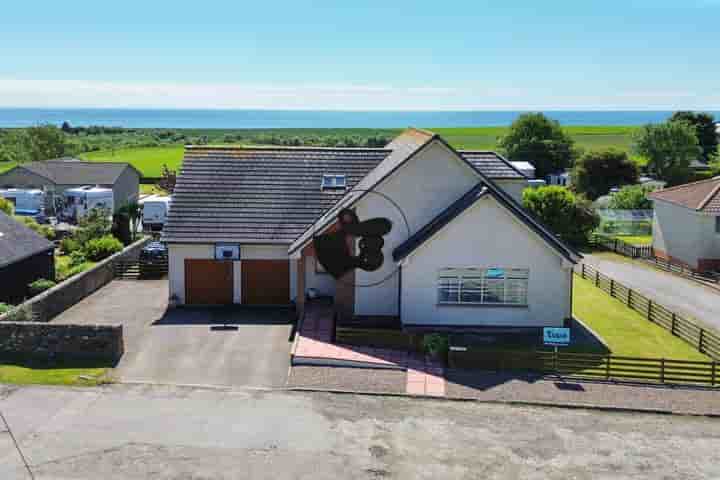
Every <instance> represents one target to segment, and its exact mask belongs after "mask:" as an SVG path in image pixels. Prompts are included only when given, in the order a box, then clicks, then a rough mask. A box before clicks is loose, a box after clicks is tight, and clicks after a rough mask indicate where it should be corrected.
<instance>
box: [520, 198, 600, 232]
mask: <svg viewBox="0 0 720 480" xmlns="http://www.w3.org/2000/svg"><path fill="white" fill-rule="evenodd" d="M523 206H524V207H525V208H526V209H527V210H529V211H530V212H531V213H532V214H533V215H534V216H535V217H536V218H537V219H538V220H540V221H541V222H543V223H544V224H545V225H546V226H547V227H548V228H550V230H552V231H553V232H554V233H555V234H556V235H558V236H560V238H562V239H563V240H565V241H566V242H568V243H570V244H573V245H584V244H586V243H587V241H588V238H589V236H590V232H592V231H593V230H595V229H596V228H597V226H598V225H599V223H600V218H599V217H598V215H597V214H596V213H595V212H594V211H593V210H592V209H591V208H590V204H589V202H588V201H587V200H586V199H584V198H583V197H581V196H578V195H575V194H573V193H572V192H571V191H569V190H568V189H567V188H565V187H560V186H556V185H555V186H549V187H540V188H528V189H526V190H525V191H523Z"/></svg>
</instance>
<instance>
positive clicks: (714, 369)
mask: <svg viewBox="0 0 720 480" xmlns="http://www.w3.org/2000/svg"><path fill="white" fill-rule="evenodd" d="M716 370H717V362H712V379H711V380H710V385H711V386H715V371H716Z"/></svg>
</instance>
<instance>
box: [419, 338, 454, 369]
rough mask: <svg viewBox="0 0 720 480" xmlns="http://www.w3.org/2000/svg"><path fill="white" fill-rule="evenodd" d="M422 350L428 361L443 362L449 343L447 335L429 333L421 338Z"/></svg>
mask: <svg viewBox="0 0 720 480" xmlns="http://www.w3.org/2000/svg"><path fill="white" fill-rule="evenodd" d="M423 348H424V349H425V353H426V354H427V356H428V358H429V359H431V360H435V361H437V360H440V361H442V362H445V359H446V358H447V352H448V349H449V348H450V343H449V341H448V337H447V335H442V334H440V333H431V334H430V335H425V336H424V337H423Z"/></svg>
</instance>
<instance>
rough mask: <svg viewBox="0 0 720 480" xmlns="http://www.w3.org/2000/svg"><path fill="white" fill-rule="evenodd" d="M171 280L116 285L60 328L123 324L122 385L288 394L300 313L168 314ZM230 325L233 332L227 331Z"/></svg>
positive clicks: (64, 317)
mask: <svg viewBox="0 0 720 480" xmlns="http://www.w3.org/2000/svg"><path fill="white" fill-rule="evenodd" d="M167 298H168V284H167V280H135V281H126V280H115V281H113V282H111V283H110V284H108V285H106V286H105V287H103V288H101V289H100V290H98V291H97V292H95V293H94V294H92V295H90V296H89V297H87V298H85V299H84V300H83V301H81V302H80V303H78V304H76V305H74V306H73V307H71V308H70V309H68V310H67V311H65V312H64V313H62V314H61V315H59V316H58V317H56V318H55V319H54V320H53V322H55V323H85V324H113V323H122V324H123V329H124V330H123V332H124V338H125V355H124V356H123V358H122V360H121V361H120V363H119V364H118V366H117V368H116V372H115V375H116V376H117V377H119V380H120V381H124V382H131V381H141V382H153V383H173V384H202V385H232V386H251V387H276V386H284V385H285V381H286V378H287V371H288V365H289V359H290V346H291V342H290V334H291V331H292V324H291V321H292V319H293V317H294V312H293V311H292V310H289V309H283V308H255V309H253V308H233V307H204V308H201V307H196V308H178V309H172V310H167ZM224 324H227V325H230V326H231V327H232V329H229V328H222V325H224Z"/></svg>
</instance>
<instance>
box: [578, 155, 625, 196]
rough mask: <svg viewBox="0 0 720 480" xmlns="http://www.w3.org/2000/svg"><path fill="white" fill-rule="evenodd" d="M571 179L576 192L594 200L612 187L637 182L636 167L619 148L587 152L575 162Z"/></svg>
mask: <svg viewBox="0 0 720 480" xmlns="http://www.w3.org/2000/svg"><path fill="white" fill-rule="evenodd" d="M572 180H573V188H574V189H575V190H576V191H577V192H579V193H582V194H583V195H585V196H586V197H587V198H589V199H590V200H595V199H596V198H598V197H600V196H602V195H605V194H607V193H608V192H609V191H610V189H611V188H613V187H620V186H622V185H628V184H633V183H637V180H638V167H637V165H636V164H635V162H633V161H632V160H630V158H629V157H628V155H627V153H625V152H621V151H619V150H605V151H599V152H588V153H586V154H585V155H583V156H582V157H580V159H579V160H578V161H577V163H575V168H574V169H573V173H572Z"/></svg>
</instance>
